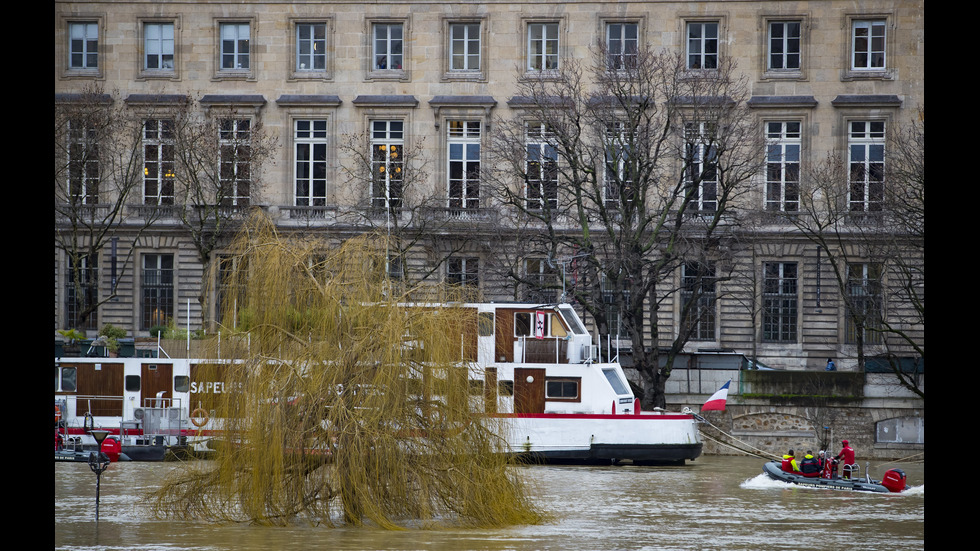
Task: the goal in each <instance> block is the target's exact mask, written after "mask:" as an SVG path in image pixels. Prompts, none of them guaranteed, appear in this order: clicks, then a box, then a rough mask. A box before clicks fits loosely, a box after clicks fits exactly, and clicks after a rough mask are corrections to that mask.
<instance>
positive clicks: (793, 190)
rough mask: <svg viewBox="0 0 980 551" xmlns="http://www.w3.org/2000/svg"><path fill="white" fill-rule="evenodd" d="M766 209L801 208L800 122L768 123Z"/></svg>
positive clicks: (789, 210) (791, 209)
mask: <svg viewBox="0 0 980 551" xmlns="http://www.w3.org/2000/svg"><path fill="white" fill-rule="evenodd" d="M766 141H767V144H766V148H767V149H766V210H770V211H786V212H796V211H798V210H799V209H800V145H801V133H800V123H799V122H798V121H771V122H767V123H766Z"/></svg>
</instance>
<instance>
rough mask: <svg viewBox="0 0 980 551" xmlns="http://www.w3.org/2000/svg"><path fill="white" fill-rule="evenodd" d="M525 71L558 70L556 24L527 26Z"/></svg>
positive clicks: (532, 24)
mask: <svg viewBox="0 0 980 551" xmlns="http://www.w3.org/2000/svg"><path fill="white" fill-rule="evenodd" d="M527 69H528V71H553V70H555V69H558V23H531V24H529V25H528V26H527Z"/></svg>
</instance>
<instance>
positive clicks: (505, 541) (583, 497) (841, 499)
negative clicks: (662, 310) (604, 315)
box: [54, 457, 925, 551]
mask: <svg viewBox="0 0 980 551" xmlns="http://www.w3.org/2000/svg"><path fill="white" fill-rule="evenodd" d="M175 466H176V465H175V464H173V463H114V464H113V465H112V466H111V468H110V469H109V470H108V471H106V473H105V474H103V475H102V484H101V497H100V500H99V503H100V505H99V522H98V523H96V522H95V475H94V474H93V473H92V472H91V470H89V467H88V465H85V464H74V463H56V464H55V466H54V477H55V496H54V498H55V507H54V511H55V549H61V550H89V549H100V550H103V549H104V550H177V549H190V550H202V551H224V550H236V551H250V550H258V549H276V550H283V551H286V550H289V551H291V550H307V549H347V550H355V549H356V550H367V549H370V550H407V549H433V550H563V551H564V550H600V549H602V550H605V549H609V550H614V549H623V550H626V549H630V550H635V549H637V550H638V549H649V550H658V551H661V550H711V549H718V550H722V549H724V550H726V551H727V550H760V549H771V550H782V549H786V550H790V549H793V550H795V549H805V550H817V549H847V550H848V551H862V550H881V551H892V550H895V549H903V550H906V549H923V548H924V546H925V541H924V538H925V481H924V472H923V468H922V465H921V464H901V465H897V466H898V467H900V468H901V469H903V470H904V471H905V473H906V475H907V477H908V483H909V485H910V486H911V488H910V489H909V490H907V491H905V492H903V493H901V494H876V493H867V492H847V491H839V490H830V489H823V488H805V487H797V486H789V485H786V484H784V483H781V482H775V481H771V480H769V479H768V478H767V477H766V476H765V475H763V474H762V460H760V459H753V458H741V457H739V458H731V457H701V458H699V459H698V460H696V461H694V462H690V463H688V464H687V465H685V466H683V467H633V466H620V467H561V466H533V467H515V469H517V470H518V472H519V473H520V475H521V476H524V477H526V478H527V479H528V480H530V481H533V489H534V495H535V498H536V499H537V500H538V503H539V505H540V506H541V507H542V508H544V509H545V510H547V511H549V512H550V513H552V514H553V515H554V521H553V522H551V523H549V524H545V525H539V526H519V527H513V528H506V529H496V530H438V531H430V530H427V531H420V530H408V531H399V532H390V531H384V530H376V529H360V528H357V529H355V528H326V527H322V526H320V527H314V526H309V525H305V524H303V525H296V526H291V527H285V528H282V527H265V526H251V525H220V526H219V525H211V524H206V523H200V522H174V521H170V520H158V519H154V518H149V517H148V516H147V515H146V514H145V513H144V512H143V511H142V509H141V508H139V507H138V505H137V501H138V498H139V497H140V496H141V495H142V494H144V493H145V492H147V491H149V490H151V489H153V488H154V487H155V485H156V484H157V483H158V482H159V481H160V480H161V479H162V478H163V476H164V475H165V474H166V473H167V472H169V471H170V470H171V469H173V468H175ZM863 466H864V464H863V463H862V467H863ZM894 466H896V465H894V464H880V465H879V464H874V463H873V464H872V465H871V474H872V476H873V477H878V478H880V476H881V475H882V474H883V473H884V471H885V470H886V469H888V468H891V467H894Z"/></svg>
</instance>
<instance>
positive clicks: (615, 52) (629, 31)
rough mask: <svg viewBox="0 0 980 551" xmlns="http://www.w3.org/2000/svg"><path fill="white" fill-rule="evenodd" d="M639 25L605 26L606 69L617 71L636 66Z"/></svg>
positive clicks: (609, 24)
mask: <svg viewBox="0 0 980 551" xmlns="http://www.w3.org/2000/svg"><path fill="white" fill-rule="evenodd" d="M639 27H640V26H639V25H638V24H636V23H607V24H606V68H607V69H608V70H610V71H618V70H621V69H626V68H628V67H635V66H636V59H637V52H638V50H639V34H640V31H639Z"/></svg>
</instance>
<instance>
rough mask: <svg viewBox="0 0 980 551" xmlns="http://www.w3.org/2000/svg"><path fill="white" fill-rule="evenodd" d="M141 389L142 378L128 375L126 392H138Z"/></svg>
mask: <svg viewBox="0 0 980 551" xmlns="http://www.w3.org/2000/svg"><path fill="white" fill-rule="evenodd" d="M139 389H140V376H139V375H126V390H127V391H130V392H137V391H139Z"/></svg>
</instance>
